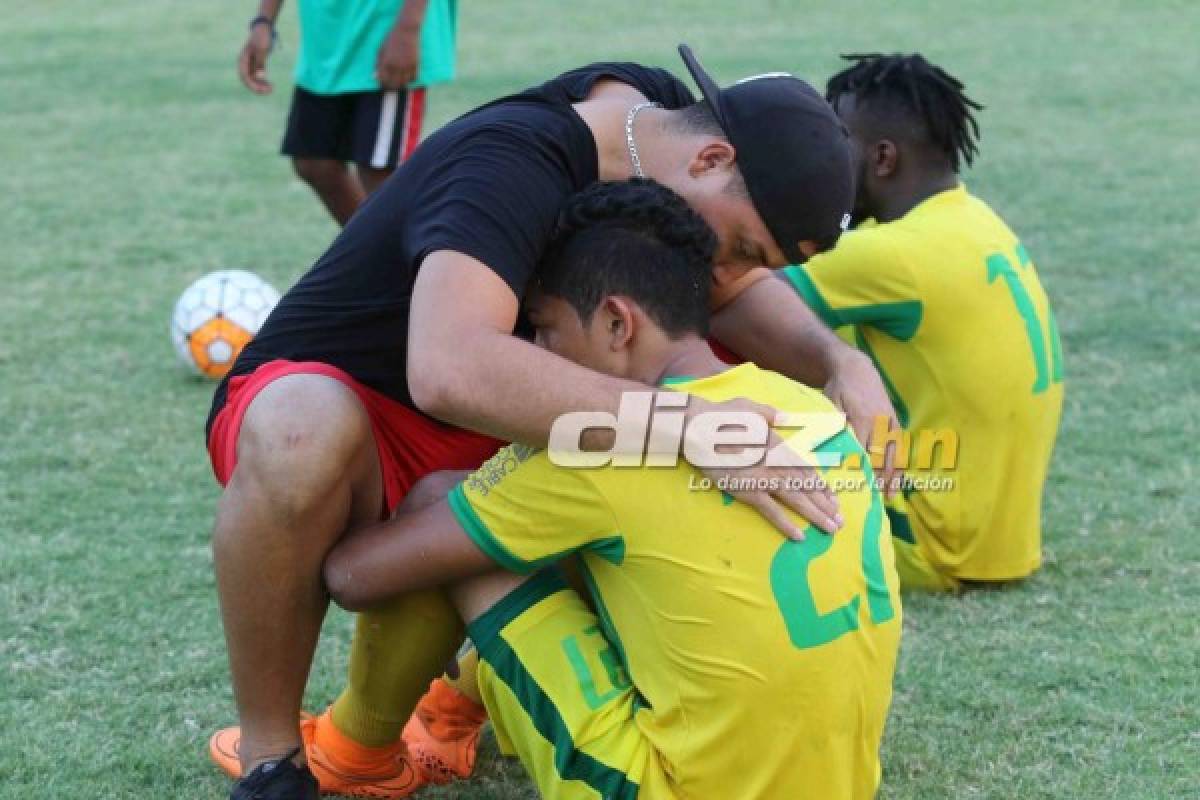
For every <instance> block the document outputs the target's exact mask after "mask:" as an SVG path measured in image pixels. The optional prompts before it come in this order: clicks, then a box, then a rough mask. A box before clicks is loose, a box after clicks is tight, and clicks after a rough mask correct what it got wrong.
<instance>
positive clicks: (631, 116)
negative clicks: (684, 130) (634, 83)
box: [625, 102, 662, 178]
mask: <svg viewBox="0 0 1200 800" xmlns="http://www.w3.org/2000/svg"><path fill="white" fill-rule="evenodd" d="M647 108H662V103H653V102H646V103H638V104H637V105H636V106H634V107H633V108H631V109H629V113H628V114H626V115H625V145H626V147H628V148H629V160H630V161H632V162H633V174H634V175H636V176H638V177H639V178H644V177H646V173H645V172H642V159H640V158H638V149H637V143H636V142H634V141H633V121H634V120H635V119H637V115H638V114H640V113H641V112H642V111H645V110H646V109H647Z"/></svg>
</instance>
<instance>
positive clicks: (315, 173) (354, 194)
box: [292, 158, 367, 227]
mask: <svg viewBox="0 0 1200 800" xmlns="http://www.w3.org/2000/svg"><path fill="white" fill-rule="evenodd" d="M292 168H293V169H295V170H296V175H297V176H299V178H300V179H301V180H302V181H304V182H305V183H307V184H308V185H309V186H311V187H312V190H313V191H314V192H316V193H317V197H319V198H321V202H322V203H324V204H325V208H326V209H327V210H328V211H329V213H330V215H331V216H332V217H333V218H334V220H336V221H337V224H338V225H341V226H343V227H345V225H346V223H347V222H348V221H349V220H350V217H351V216H353V215H354V212H355V211H356V210H357V209H358V207H359V206H360V205H361V204H362V201H363V200H364V199H365V198H366V196H367V194H366V192H365V191H364V190H363V185H362V184H361V183H360V182H359V179H358V176H357V175H356V174H355V173H353V172H351V171H350V170H349V169H347V168H346V164H345V163H343V162H341V161H338V160H337V159H333V158H293V159H292Z"/></svg>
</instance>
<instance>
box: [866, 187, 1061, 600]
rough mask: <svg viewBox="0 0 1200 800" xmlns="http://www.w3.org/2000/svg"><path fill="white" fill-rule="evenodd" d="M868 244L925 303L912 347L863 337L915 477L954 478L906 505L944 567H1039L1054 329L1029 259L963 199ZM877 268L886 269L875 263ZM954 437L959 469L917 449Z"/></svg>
mask: <svg viewBox="0 0 1200 800" xmlns="http://www.w3.org/2000/svg"><path fill="white" fill-rule="evenodd" d="M863 235H864V236H873V237H877V238H879V239H880V240H882V242H883V243H884V244H885V245H886V246H887V247H890V248H891V251H892V254H893V255H892V259H893V261H892V266H891V267H890V268H891V269H896V270H903V271H906V272H907V276H908V279H909V280H911V281H912V283H913V289H914V294H915V297H916V298H918V299H919V312H918V313H919V324H918V325H917V326H916V327H915V329H914V330H913V332H912V334H911V336H910V338H908V339H904V338H901V337H896V336H893V335H891V334H890V333H888V332H887V331H883V330H880V329H878V328H871V327H864V328H863V329H862V336H863V339H864V341H865V342H866V343H867V347H868V348H869V349H871V350H872V351H873V353H874V354H875V356H876V358H877V359H878V361H879V363H880V365H881V368H882V371H883V372H884V373H885V374H886V375H887V376H888V378H889V379H890V380H891V381H892V383H893V385H894V386H895V388H896V393H897V395H898V397H899V398H900V400H901V403H900V405H902V407H903V410H904V413H905V416H906V417H907V420H906V421H905V426H906V427H907V428H908V429H909V430H910V431H911V432H912V433H913V435H914V437H915V441H914V447H913V448H912V451H911V452H912V454H913V456H914V458H916V459H917V460H916V461H914V462H912V463H910V470H911V474H913V475H914V476H925V477H926V478H929V479H936V478H938V477H941V478H949V479H952V480H954V481H955V482H956V483H957V484H958V488H957V490H954V491H939V490H937V489H936V484H935V483H934V480H930V481H929V484H928V485H929V486H930V487H931V488H929V489H927V490H925V491H920V490H919V491H917V492H915V493H913V494H911V495H910V496H909V498H908V502H909V506H910V508H911V509H912V511H913V513H914V515H915V517H916V524H919V525H921V526H922V527H923V533H925V534H927V535H926V536H925V537H924V539H923V541H924V543H925V546H926V547H927V548H928V549H929V550H930V555H931V557H932V559H933V561H934V563H936V564H937V565H938V566H939V568H940V569H944V570H946V571H947V572H949V573H950V574H952V575H956V576H958V577H964V578H974V579H981V580H989V579H996V580H999V579H1008V578H1014V577H1020V576H1023V575H1027V574H1029V573H1030V572H1032V571H1033V570H1034V569H1036V568H1037V566H1038V565H1039V564H1040V561H1041V493H1042V486H1043V484H1044V482H1045V476H1046V470H1047V467H1048V465H1049V460H1050V455H1051V451H1052V449H1053V445H1054V440H1055V437H1056V434H1057V430H1058V422H1059V417H1060V415H1061V410H1062V398H1063V392H1062V353H1061V348H1060V345H1059V338H1058V330H1057V325H1056V323H1055V320H1054V314H1053V311H1052V310H1051V308H1050V305H1049V301H1048V299H1047V296H1046V292H1045V290H1044V289H1043V288H1042V284H1041V281H1040V280H1039V278H1038V274H1037V270H1036V268H1035V267H1034V265H1033V263H1032V261H1031V259H1030V257H1029V253H1028V251H1027V250H1026V249H1025V247H1024V246H1023V245H1022V244H1021V242H1020V241H1019V240H1018V239H1017V237H1016V235H1015V234H1014V233H1013V232H1012V231H1011V230H1010V229H1009V227H1008V226H1007V225H1006V224H1005V223H1004V221H1003V220H1001V219H1000V217H999V216H998V215H997V214H996V213H995V212H994V211H992V209H991V208H990V207H988V205H987V204H986V203H984V202H983V201H982V200H980V199H979V198H977V197H974V196H973V195H971V194H969V193H968V192H967V191H966V190H965V188H963V187H961V186H960V187H958V188H957V189H954V190H951V191H947V192H943V193H941V194H939V195H936V196H935V197H933V198H930V199H929V200H927V201H925V202H924V203H922V204H921V205H920V206H918V207H917V208H915V209H914V210H913V211H911V212H909V213H908V214H907V215H905V216H904V217H903V218H901V219H900V220H897V221H896V222H893V223H889V224H887V225H881V226H879V227H878V228H876V229H874V230H870V231H865V232H864V234H863ZM880 268H881V269H887V268H889V267H887V266H885V265H883V264H881V265H880ZM944 431H950V432H953V435H954V437H956V439H957V446H958V458H957V460H956V461H955V462H954V463H950V460H947V461H945V462H943V457H944V456H946V454H947V450H946V449H945V448H943V449H942V450H941V452H939V453H931V452H929V450H928V449H927V448H922V447H921V446H920V444H921V441H920V438H921V436H922V435H923V434H922V432H925V433H924V435H925V436H927V437H929V438H928V439H927V441H932V440H933V437H934V436H936V435H937V434H938V432H944Z"/></svg>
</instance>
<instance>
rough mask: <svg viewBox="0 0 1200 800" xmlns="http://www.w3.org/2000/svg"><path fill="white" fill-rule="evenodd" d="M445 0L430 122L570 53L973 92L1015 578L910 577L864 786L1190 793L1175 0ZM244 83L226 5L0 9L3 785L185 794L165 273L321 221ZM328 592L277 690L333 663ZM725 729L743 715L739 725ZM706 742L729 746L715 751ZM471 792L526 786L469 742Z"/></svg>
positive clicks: (308, 232) (1193, 122)
mask: <svg viewBox="0 0 1200 800" xmlns="http://www.w3.org/2000/svg"><path fill="white" fill-rule="evenodd" d="M810 5H816V4H800V3H786V2H783V1H782V0H774V1H772V2H766V1H765V0H744V1H743V2H739V3H737V4H733V5H730V4H727V3H719V2H716V0H707V2H683V0H670V2H659V3H646V2H631V1H629V0H619V1H614V2H608V3H603V4H575V3H572V4H567V3H554V4H550V3H538V2H534V0H512V1H511V2H503V3H501V2H495V3H481V2H475V3H464V4H463V16H462V20H461V23H462V25H461V27H462V32H463V35H462V40H461V56H462V60H461V67H462V69H461V79H460V80H459V81H458V82H457V83H455V84H454V85H453V86H451V87H448V88H445V89H439V90H438V91H437V92H436V95H435V98H434V99H433V107H432V114H433V120H432V121H433V123H439V122H442V121H444V120H446V119H448V118H449V117H451V116H452V115H454V114H457V113H459V112H460V111H462V110H464V109H466V108H468V107H470V106H471V105H474V104H476V103H478V102H481V101H483V100H486V99H488V98H490V97H492V96H494V95H496V94H497V93H499V92H501V91H505V90H509V89H517V88H520V87H523V86H524V85H527V84H530V83H533V82H536V81H539V80H541V79H543V78H545V77H547V76H549V75H551V74H553V73H555V72H556V71H557V70H559V69H561V68H566V67H570V66H574V65H577V64H579V63H583V62H586V61H589V60H599V59H605V58H634V59H640V60H643V61H645V62H648V63H657V64H664V65H667V66H669V67H671V68H673V69H677V70H679V65H678V62H677V60H676V57H675V55H674V51H673V46H674V44H675V43H676V42H677V41H679V40H687V41H690V42H691V43H692V44H693V45H695V46H696V47H697V50H698V52H699V53H700V54H701V55H702V56H703V57H704V58H705V60H706V62H707V64H708V66H709V67H710V69H711V70H713V71H714V72H715V73H716V75H718V76H719V77H720V78H721V79H724V80H730V79H733V78H735V77H740V76H741V75H743V74H747V73H750V72H762V71H766V70H770V69H779V68H787V69H792V70H794V71H796V72H798V73H800V74H803V75H806V76H809V77H811V78H813V79H814V80H823V79H824V77H825V76H826V75H828V74H829V72H830V71H831V70H832V69H833V68H834V66H835V64H836V54H837V53H838V52H848V51H861V50H877V49H881V50H894V49H916V48H919V49H921V50H923V51H924V52H926V53H927V54H928V55H929V56H930V57H932V58H933V59H934V60H937V61H940V62H943V63H944V64H945V65H946V66H947V67H948V68H950V69H951V70H952V71H953V72H955V73H957V74H958V75H960V76H961V77H962V78H963V79H964V80H965V81H966V83H967V85H968V86H969V88H970V90H971V92H972V94H974V95H975V96H976V97H977V98H978V99H980V100H982V101H983V102H985V103H986V104H987V105H988V106H989V109H988V111H987V112H985V113H984V115H983V117H982V121H983V127H984V139H983V146H982V149H983V157H982V159H981V161H980V163H979V165H978V167H977V168H976V169H975V170H974V171H973V172H972V174H971V175H970V176H969V182H970V184H971V186H972V188H973V189H974V190H975V191H977V192H978V193H980V194H982V195H983V196H984V197H986V198H987V199H988V200H990V201H991V202H992V203H993V204H994V206H995V207H996V208H997V209H999V210H1000V211H1001V213H1002V214H1004V215H1005V216H1006V217H1007V219H1008V220H1009V221H1010V223H1011V224H1012V225H1013V226H1014V228H1016V230H1017V231H1019V232H1020V233H1021V234H1022V237H1023V239H1024V240H1025V242H1026V244H1027V245H1028V247H1029V249H1030V251H1031V252H1032V253H1033V256H1034V258H1035V259H1036V260H1037V262H1038V265H1039V267H1040V270H1041V273H1042V276H1043V279H1044V282H1045V283H1046V285H1047V287H1048V289H1049V291H1050V293H1051V295H1052V296H1053V298H1054V300H1055V302H1056V304H1057V312H1058V319H1059V322H1060V326H1061V331H1062V335H1063V339H1064V347H1065V352H1066V359H1067V370H1068V393H1067V408H1066V413H1065V417H1064V423H1063V430H1062V438H1061V441H1060V444H1059V448H1058V451H1057V454H1056V458H1055V464H1054V470H1053V475H1052V477H1051V480H1050V485H1049V487H1048V492H1047V500H1046V518H1047V526H1046V556H1047V558H1046V561H1047V563H1046V567H1045V569H1044V570H1043V571H1042V572H1041V573H1040V574H1039V575H1037V576H1036V577H1035V578H1033V579H1031V580H1029V581H1027V582H1025V583H1024V584H1023V585H1020V586H1015V587H1012V588H1010V589H1007V590H1003V591H993V592H979V593H973V594H968V595H967V596H965V597H961V598H949V597H919V598H913V599H910V600H909V602H908V604H907V623H906V630H905V641H904V646H903V652H902V657H901V663H900V669H899V674H898V676H897V680H896V700H895V703H894V706H893V708H892V715H891V719H890V723H889V727H888V732H887V737H886V741H885V745H884V760H885V780H884V789H883V791H882V793H881V796H882V797H885V798H920V799H921V800H925V799H926V798H943V797H945V798H1009V797H1022V798H1109V797H1111V798H1182V797H1200V715H1198V711H1197V709H1198V708H1200V535H1197V532H1196V530H1195V520H1196V518H1197V515H1198V514H1200V492H1198V491H1197V490H1196V481H1197V479H1198V478H1200V474H1198V470H1197V461H1196V455H1197V449H1198V448H1197V445H1196V442H1197V435H1198V434H1200V429H1198V428H1200V425H1198V420H1200V404H1198V403H1197V392H1198V390H1200V366H1198V364H1197V361H1196V356H1197V344H1198V342H1200V321H1198V320H1200V301H1198V300H1197V298H1198V297H1200V277H1198V275H1200V270H1198V269H1197V267H1196V264H1195V258H1196V256H1195V254H1196V253H1197V252H1200V218H1198V214H1197V208H1200V170H1198V168H1197V160H1198V159H1197V150H1196V144H1195V141H1196V132H1197V130H1198V129H1200V128H1198V127H1197V126H1198V123H1200V112H1198V110H1197V104H1196V101H1195V87H1196V79H1195V76H1196V75H1197V74H1198V73H1200V55H1198V53H1200V50H1197V48H1196V47H1195V41H1194V32H1195V31H1196V30H1197V29H1200V10H1198V9H1197V7H1196V6H1195V4H1193V3H1190V2H1185V1H1184V0H1178V2H1166V1H1165V0H1147V1H1146V2H1140V3H1137V4H1134V3H1122V2H1116V0H1089V2H1083V0H1069V1H1068V0H1063V2H1059V3H1054V4H1048V3H1045V2H1035V0H1008V2H995V1H994V0H993V1H992V2H984V1H983V0H963V1H960V2H954V3H949V2H947V3H933V2H927V1H923V0H922V1H918V0H914V2H909V3H904V4H883V3H867V2H864V0H847V2H841V3H836V4H834V3H828V4H822V5H823V6H824V8H823V9H821V10H816V11H809V10H807V7H808V6H810ZM294 13H295V12H294V8H291V7H289V8H288V9H287V11H286V12H285V14H286V16H285V20H286V21H285V22H284V24H283V26H282V28H283V31H282V40H283V42H284V46H283V48H282V50H281V51H280V52H279V54H278V56H277V57H276V59H275V61H274V62H273V67H274V70H273V71H274V76H275V78H276V80H277V86H278V88H277V91H276V93H275V94H274V95H273V96H272V97H270V98H267V99H259V98H256V97H253V96H251V95H250V94H249V93H247V92H245V91H243V90H242V89H241V88H240V86H239V85H238V84H237V82H236V78H235V77H234V73H233V59H234V56H235V53H236V51H237V48H238V47H239V46H240V44H241V41H242V37H243V35H244V32H245V25H246V21H247V19H248V18H249V17H250V16H251V15H252V7H251V6H250V5H248V4H246V3H242V2H238V3H234V2H223V3H167V2H164V1H163V0H157V2H150V3H134V2H131V0H118V1H117V2H112V3H90V2H82V0H48V1H47V2H41V3H36V4H25V6H24V7H23V8H22V10H21V13H20V14H19V15H18V14H16V13H10V12H6V13H5V14H4V15H3V21H2V22H0V196H3V198H4V200H3V204H2V206H0V208H2V209H3V211H2V213H0V277H2V278H3V282H2V284H0V285H2V287H3V289H2V291H0V721H2V722H3V724H2V725H0V797H2V798H34V797H105V798H129V797H189V798H220V797H223V796H224V794H223V793H224V792H225V791H226V782H225V781H224V780H223V779H222V778H221V777H220V776H219V775H218V774H217V773H216V772H215V770H214V769H213V768H212V767H210V766H209V764H208V762H207V760H206V759H205V757H204V743H205V739H206V736H207V734H208V732H209V731H211V730H212V729H213V728H215V727H217V726H220V725H223V724H227V723H228V722H229V721H230V719H231V717H232V713H233V707H232V702H231V698H230V692H229V688H228V681H227V676H226V671H225V660H224V658H225V657H224V646H223V640H222V636H221V630H220V625H219V622H218V619H217V613H216V603H215V593H214V589H213V579H212V569H211V557H210V554H209V549H208V534H209V526H210V523H211V516H212V510H213V506H214V501H215V498H216V495H217V489H216V486H215V484H214V482H213V480H212V477H211V475H210V473H209V471H208V466H207V461H206V456H205V453H204V450H203V446H202V436H201V426H202V422H203V419H204V414H205V412H206V409H207V407H208V402H209V397H210V394H211V386H210V385H208V384H205V383H201V382H199V381H197V380H193V379H191V378H189V377H186V376H185V375H184V373H183V371H182V370H181V369H180V368H179V367H178V366H177V365H176V363H175V361H174V356H173V354H172V352H171V347H170V342H169V339H168V336H167V330H166V320H167V316H168V313H169V311H170V308H171V304H172V303H173V301H174V299H175V297H176V296H177V294H178V293H179V292H180V291H181V290H182V288H183V287H184V286H185V285H186V284H187V283H188V282H189V281H190V280H191V279H193V278H195V277H197V276H198V275H200V274H202V273H204V272H208V271H210V270H212V269H216V268H221V267H247V268H250V269H253V270H255V271H257V272H259V273H261V274H263V275H264V276H266V277H267V278H268V279H269V280H271V281H272V282H274V283H275V284H277V285H279V286H286V285H287V284H289V283H290V282H291V281H292V280H293V279H295V278H296V277H297V276H298V275H299V274H300V273H301V272H302V271H303V270H304V269H305V268H306V267H307V266H308V265H309V264H310V263H311V262H312V261H313V260H314V258H315V257H316V256H318V255H319V254H320V252H321V250H322V249H323V247H324V246H325V245H326V244H327V243H328V242H329V240H330V239H331V237H332V235H333V234H334V227H333V225H332V223H330V221H329V220H328V219H327V218H326V216H325V215H324V212H323V211H322V210H321V209H320V208H319V207H318V205H317V203H316V202H315V200H314V199H313V198H312V197H311V196H310V195H309V193H308V191H307V190H306V189H305V188H304V187H303V186H301V185H300V184H299V183H297V182H296V180H294V179H293V178H292V176H291V173H290V170H289V167H288V165H287V163H286V162H285V161H284V160H283V159H281V158H279V157H277V156H276V155H275V152H276V149H277V145H278V140H279V138H280V135H281V132H282V125H283V119H284V113H285V110H286V103H287V97H288V94H289V92H290V80H289V77H288V74H289V73H288V68H289V67H290V62H291V59H292V58H293V57H294V55H295V24H294V16H293V15H294ZM349 632H350V626H349V619H348V617H347V616H345V615H343V614H340V613H339V614H334V615H332V616H331V618H330V620H329V623H328V625H327V628H326V638H325V640H324V641H323V642H322V645H321V648H320V652H319V656H318V661H317V664H316V666H315V669H314V673H313V678H312V680H311V682H310V689H309V695H308V705H309V707H311V708H317V707H320V706H322V705H324V704H325V703H326V702H328V701H329V700H330V699H331V698H332V697H333V696H334V695H335V693H336V692H337V690H338V688H339V687H340V684H341V680H342V675H343V670H344V664H345V655H346V650H347V647H346V645H347V642H348V639H349ZM747 735H748V736H755V735H769V732H763V731H760V732H747ZM731 746H737V745H736V744H735V743H731ZM481 763H482V767H481V770H480V772H481V777H480V779H479V780H478V781H476V782H475V783H474V784H472V785H471V786H470V788H456V789H445V790H437V791H431V792H429V793H428V795H427V796H430V797H439V798H466V797H471V798H497V799H503V800H512V799H513V798H525V797H532V796H533V793H532V791H531V790H530V789H529V788H528V784H526V783H525V781H524V779H523V777H522V776H521V771H520V768H519V767H518V766H517V765H514V764H509V763H503V762H501V760H500V759H499V758H498V757H497V756H496V755H495V751H494V747H493V746H492V745H491V744H490V743H489V744H488V746H487V748H486V750H485V753H484V755H483V757H482V760H481Z"/></svg>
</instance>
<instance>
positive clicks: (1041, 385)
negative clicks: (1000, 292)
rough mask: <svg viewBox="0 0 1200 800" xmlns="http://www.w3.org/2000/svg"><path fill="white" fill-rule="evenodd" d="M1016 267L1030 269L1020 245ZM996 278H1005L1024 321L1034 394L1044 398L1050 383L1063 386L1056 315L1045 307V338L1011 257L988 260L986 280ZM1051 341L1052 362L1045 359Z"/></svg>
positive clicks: (991, 257)
mask: <svg viewBox="0 0 1200 800" xmlns="http://www.w3.org/2000/svg"><path fill="white" fill-rule="evenodd" d="M1017 263H1018V264H1020V265H1021V269H1022V270H1025V269H1028V268H1029V253H1028V251H1026V250H1025V246H1024V245H1022V244H1018V245H1017ZM996 278H1003V279H1004V282H1005V284H1007V285H1008V291H1009V293H1010V294H1012V299H1013V302H1014V303H1015V304H1016V306H1017V313H1018V314H1020V315H1021V319H1023V320H1024V321H1025V333H1026V335H1028V337H1029V346H1030V348H1032V349H1033V365H1034V367H1035V369H1036V370H1037V378H1036V379H1035V380H1034V382H1033V393H1034V394H1041V393H1042V392H1044V391H1046V390H1047V389H1049V388H1050V381H1051V380H1053V381H1054V382H1055V383H1062V345H1061V344H1060V343H1059V340H1058V323H1057V322H1055V321H1054V312H1053V311H1051V310H1050V307H1049V306H1047V307H1046V316H1047V317H1048V319H1047V325H1046V326H1045V327H1046V328H1047V331H1046V335H1045V336H1043V335H1042V327H1043V326H1042V321H1041V320H1039V319H1038V315H1037V309H1036V308H1035V307H1034V305H1033V298H1031V297H1030V296H1029V292H1027V291H1025V285H1024V284H1022V283H1021V276H1020V275H1018V274H1017V270H1016V269H1015V268H1014V267H1013V265H1012V262H1011V261H1009V260H1008V256H1006V255H1004V254H1003V253H992V254H991V255H990V256H988V257H987V279H988V283H992V282H994V281H995V280H996ZM1047 338H1048V339H1049V340H1050V361H1051V362H1052V363H1051V364H1048V363H1047V359H1046V339H1047Z"/></svg>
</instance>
